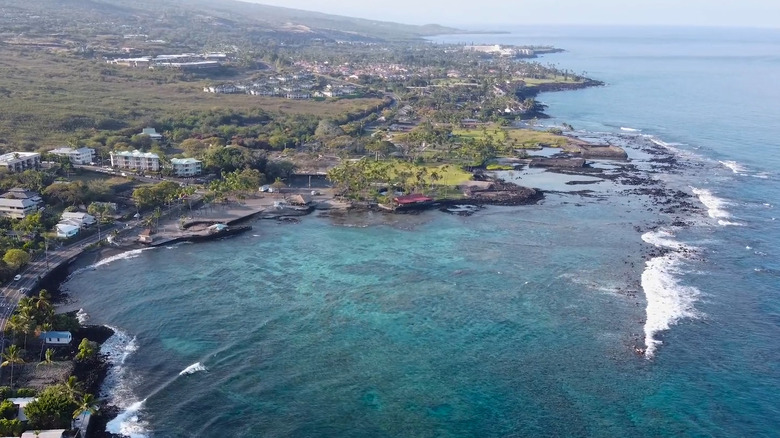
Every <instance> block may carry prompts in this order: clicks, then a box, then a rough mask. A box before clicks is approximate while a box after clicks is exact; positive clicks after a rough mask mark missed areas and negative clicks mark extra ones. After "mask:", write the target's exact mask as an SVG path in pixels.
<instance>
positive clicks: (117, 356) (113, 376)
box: [100, 327, 148, 438]
mask: <svg viewBox="0 0 780 438" xmlns="http://www.w3.org/2000/svg"><path fill="white" fill-rule="evenodd" d="M112 330H114V335H113V336H111V337H110V338H108V340H106V342H105V343H103V345H102V346H101V347H100V352H101V353H102V354H104V355H106V356H107V357H108V361H109V362H110V363H111V365H112V366H111V368H110V369H109V371H108V374H107V375H106V379H105V381H104V383H103V387H102V388H101V394H100V396H101V398H105V399H107V400H108V401H109V403H111V404H113V405H115V406H117V407H118V408H119V409H120V413H119V415H118V416H117V417H116V418H115V419H113V420H111V421H110V422H109V423H108V424H107V425H106V430H107V431H109V432H111V433H115V434H121V435H125V436H129V437H131V438H146V437H147V436H148V431H147V429H148V425H147V424H146V423H145V422H143V421H141V420H140V419H139V417H138V412H139V410H140V409H141V407H142V406H143V403H144V402H145V401H146V400H145V399H144V400H140V401H139V400H138V398H137V397H136V396H135V394H134V393H133V390H132V381H133V380H134V379H133V376H132V375H129V373H128V371H127V369H126V368H125V366H124V364H125V361H126V360H127V358H128V357H129V356H130V355H131V354H133V353H134V352H135V351H137V350H138V341H137V339H136V338H135V337H130V335H128V334H127V333H125V332H123V331H122V330H119V329H116V328H113V327H112Z"/></svg>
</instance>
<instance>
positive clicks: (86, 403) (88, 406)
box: [73, 394, 97, 420]
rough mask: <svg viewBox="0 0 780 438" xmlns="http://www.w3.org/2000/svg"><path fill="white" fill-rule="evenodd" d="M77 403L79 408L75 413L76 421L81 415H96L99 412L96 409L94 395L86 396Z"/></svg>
mask: <svg viewBox="0 0 780 438" xmlns="http://www.w3.org/2000/svg"><path fill="white" fill-rule="evenodd" d="M76 403H77V404H78V407H77V408H76V410H75V411H73V419H74V420H75V419H76V418H78V417H79V416H80V415H83V414H86V413H90V414H94V413H95V412H96V411H97V408H95V396H94V395H92V394H84V395H83V396H82V397H81V399H80V400H77V401H76Z"/></svg>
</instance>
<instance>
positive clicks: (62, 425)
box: [24, 385, 78, 429]
mask: <svg viewBox="0 0 780 438" xmlns="http://www.w3.org/2000/svg"><path fill="white" fill-rule="evenodd" d="M63 386H64V385H55V386H50V387H48V388H46V389H44V390H43V392H42V393H41V394H40V395H39V396H38V398H37V399H35V401H33V402H30V403H29V404H28V405H27V406H26V407H25V408H24V415H25V416H26V417H27V418H28V420H29V423H28V428H29V429H68V428H70V422H71V420H72V418H73V412H74V411H75V410H76V409H77V408H78V403H76V402H74V401H73V399H71V397H70V396H69V395H68V392H67V391H66V390H65V389H64V388H63Z"/></svg>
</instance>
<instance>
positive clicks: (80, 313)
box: [76, 309, 89, 325]
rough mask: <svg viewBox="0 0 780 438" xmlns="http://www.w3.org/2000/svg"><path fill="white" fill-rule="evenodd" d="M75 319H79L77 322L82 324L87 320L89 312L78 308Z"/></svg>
mask: <svg viewBox="0 0 780 438" xmlns="http://www.w3.org/2000/svg"><path fill="white" fill-rule="evenodd" d="M76 319H78V320H79V324H82V325H84V324H86V323H87V321H89V314H88V313H87V312H86V311H84V309H79V311H78V312H76Z"/></svg>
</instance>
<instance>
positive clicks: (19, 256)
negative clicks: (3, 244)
mask: <svg viewBox="0 0 780 438" xmlns="http://www.w3.org/2000/svg"><path fill="white" fill-rule="evenodd" d="M3 261H4V262H5V263H6V264H7V265H8V266H10V267H11V268H12V269H14V270H18V269H19V268H21V267H22V266H24V265H26V264H27V263H29V262H30V254H28V253H27V251H23V250H21V249H16V248H11V249H9V250H8V251H6V252H5V254H4V255H3Z"/></svg>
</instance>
